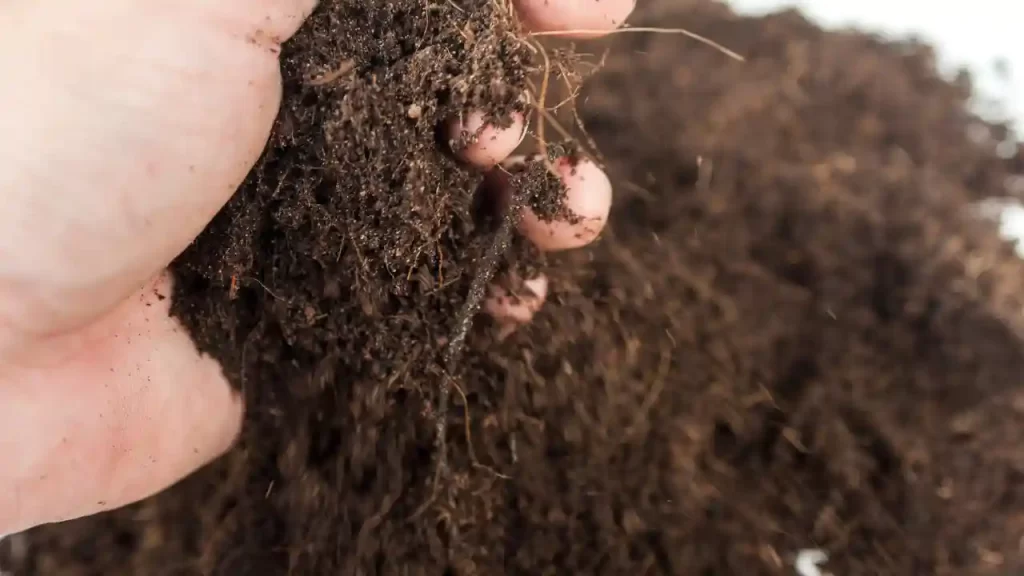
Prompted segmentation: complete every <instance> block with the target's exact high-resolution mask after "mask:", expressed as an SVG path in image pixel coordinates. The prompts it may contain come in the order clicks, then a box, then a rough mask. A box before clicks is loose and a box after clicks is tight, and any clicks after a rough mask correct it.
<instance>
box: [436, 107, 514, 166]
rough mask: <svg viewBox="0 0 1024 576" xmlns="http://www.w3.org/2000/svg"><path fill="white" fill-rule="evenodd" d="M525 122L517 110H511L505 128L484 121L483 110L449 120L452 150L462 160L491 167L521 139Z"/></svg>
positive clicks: (506, 154)
mask: <svg viewBox="0 0 1024 576" xmlns="http://www.w3.org/2000/svg"><path fill="white" fill-rule="evenodd" d="M525 133H526V122H525V120H524V117H523V115H522V114H521V113H519V112H513V113H512V120H511V123H510V124H509V126H508V127H504V128H502V127H498V126H496V125H495V124H493V123H489V122H487V119H486V116H485V115H484V113H483V112H480V111H472V112H469V113H468V114H464V115H461V116H458V117H455V118H452V119H451V120H450V121H449V123H448V138H449V141H450V142H452V152H454V153H455V155H456V156H458V157H459V158H461V159H462V160H464V161H466V162H469V163H470V164H473V165H475V166H479V167H481V168H490V167H491V166H494V165H495V164H498V163H499V162H501V161H502V160H504V159H505V158H506V157H507V156H508V155H509V154H511V153H512V152H513V151H515V149H516V148H517V147H518V146H519V144H520V142H522V141H523V136H524V134H525Z"/></svg>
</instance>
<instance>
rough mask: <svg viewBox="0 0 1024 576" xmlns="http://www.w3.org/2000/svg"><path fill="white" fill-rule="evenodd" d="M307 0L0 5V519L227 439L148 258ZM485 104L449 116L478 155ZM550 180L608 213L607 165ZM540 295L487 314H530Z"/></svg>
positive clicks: (128, 496)
mask: <svg viewBox="0 0 1024 576" xmlns="http://www.w3.org/2000/svg"><path fill="white" fill-rule="evenodd" d="M315 3H316V0H223V1H221V2H205V1H202V0H179V1H177V2H151V1H145V0H106V1H105V2H100V3H95V2H79V1H77V0H51V1H48V2H30V1H17V0H16V1H15V2H7V3H3V4H2V5H0V23H2V27H3V29H4V31H5V32H4V36H3V37H2V39H0V71H2V72H3V78H4V88H3V90H2V91H0V134H2V135H3V138H2V139H0V155H2V157H4V158H6V162H5V166H4V170H3V171H2V172H0V203H2V206H3V209H2V210H0V534H4V533H11V532H15V531H20V530H23V529H26V528H29V527H32V526H36V525H39V524H43V523H48V522H55V521H62V520H66V519H70V518H76V517H80V516H85V515H89V514H93V513H96V512H99V511H102V510H107V509H112V508H117V507H120V506H123V505H126V504H129V503H131V502H135V501H137V500H140V499H142V498H145V497H147V496H149V495H151V494H154V493H156V492H159V491H160V490H162V489H164V488H166V487H167V486H169V485H171V484H173V483H174V482H176V481H178V480H180V479H181V478H182V477H184V476H186V475H187V474H189V473H191V472H192V471H193V470H195V469H196V468H198V467H200V466H202V465H203V464H205V463H206V462H209V461H210V460H211V459H213V458H215V457H216V456H217V455H219V454H220V453H222V452H223V451H224V450H226V449H227V448H228V447H229V446H230V444H231V443H232V442H233V440H234V438H235V437H236V436H237V434H238V431H239V427H240V425H241V418H242V412H243V405H242V400H241V399H240V398H239V397H238V396H237V395H236V394H235V393H233V392H232V390H231V388H230V387H229V386H228V384H227V382H226V381H225V379H224V377H223V374H222V373H221V370H220V367H219V366H218V365H217V364H216V362H214V361H213V360H212V359H210V358H208V357H204V356H201V355H200V354H199V353H198V352H197V350H196V349H195V346H194V345H193V343H192V342H191V340H190V339H189V337H188V335H187V334H186V333H185V331H184V330H183V329H182V328H181V327H180V325H179V324H178V323H177V322H176V321H175V320H174V319H173V318H171V317H170V316H169V314H168V312H169V305H170V301H169V298H168V297H169V296H170V294H171V279H170V278H169V277H168V275H167V274H166V272H165V268H166V266H167V265H168V264H169V263H170V261H171V260H172V259H173V258H174V257H176V256H177V255H178V254H179V253H180V252H181V251H182V250H183V249H184V248H185V247H186V246H187V245H188V244H189V242H191V241H192V240H193V239H194V238H195V237H196V236H197V235H198V234H199V232H201V230H202V229H203V227H204V226H205V225H206V224H207V223H208V222H209V221H210V219H211V218H212V217H213V216H214V214H215V213H216V212H217V211H218V210H219V209H220V208H221V206H222V205H223V204H224V203H225V202H226V201H227V199H228V198H229V197H230V196H231V194H232V193H233V192H234V191H235V190H236V189H237V187H238V186H239V185H240V184H241V182H242V181H243V179H244V178H245V176H246V174H247V172H248V171H249V169H250V168H251V167H252V165H253V164H254V163H255V161H256V160H257V158H258V157H259V155H260V153H261V151H262V149H263V147H264V146H265V145H266V142H267V138H268V136H269V133H270V130H271V126H272V124H273V121H274V118H275V116H276V114H277V110H278V106H279V104H280V99H281V78H280V71H279V63H278V53H279V46H280V43H281V42H283V41H285V40H286V39H287V38H288V37H290V36H291V35H292V34H294V33H295V31H296V30H297V29H298V27H299V26H300V25H301V23H302V21H303V20H304V18H305V17H306V16H307V15H308V14H309V13H310V12H311V11H312V9H313V8H314V5H315ZM517 9H518V11H519V14H520V16H521V18H522V20H523V21H524V23H525V24H526V25H528V26H530V27H532V28H533V29H535V30H565V29H575V28H587V29H591V28H601V29H611V28H614V26H616V25H618V24H619V23H621V22H622V20H624V19H625V17H626V15H628V14H629V12H630V11H631V9H632V2H631V0H560V1H559V2H555V1H554V0H519V1H518V2H517ZM481 119H482V116H481V115H479V114H475V113H471V114H468V115H466V117H465V118H462V119H458V120H453V121H452V123H451V126H450V127H449V128H450V129H451V130H456V131H458V130H468V131H471V132H474V133H477V134H478V136H479V137H478V138H477V140H476V142H475V143H474V144H472V145H470V146H469V147H467V148H466V149H464V150H460V151H459V152H458V153H459V154H460V155H461V156H462V157H463V159H465V160H466V161H467V162H469V163H473V164H476V165H479V166H481V167H486V166H490V165H493V164H494V163H496V162H498V161H500V160H501V159H503V158H505V157H506V156H507V155H508V154H510V153H511V152H512V151H513V149H514V148H515V147H516V144H518V142H519V140H520V137H521V134H522V131H523V122H522V119H518V121H517V122H516V123H514V124H513V126H512V127H511V128H508V129H505V130H496V129H493V128H490V127H487V126H484V125H483V124H482V122H481ZM565 174H566V182H567V184H568V187H569V194H568V200H567V202H568V203H569V207H570V208H571V209H573V210H574V211H579V212H581V213H583V214H584V215H588V214H592V215H593V216H594V218H593V221H594V222H598V224H603V220H604V218H606V217H607V213H608V206H609V204H610V196H611V189H610V185H609V184H608V181H607V178H606V177H604V175H603V174H602V173H601V172H600V170H598V169H597V168H596V166H593V165H590V164H585V163H584V164H581V165H579V166H577V167H576V168H575V169H574V170H570V169H568V168H567V169H566V172H565ZM550 226H551V225H550V224H543V223H540V222H536V221H532V220H530V219H529V217H528V215H527V217H526V218H524V220H523V224H522V225H521V231H522V232H523V233H524V234H525V235H526V236H528V237H530V238H532V239H534V240H535V241H537V242H538V245H540V246H541V247H542V248H545V249H560V248H567V247H573V246H575V245H577V244H579V238H578V237H579V236H580V235H579V234H578V231H577V230H572V229H566V228H550ZM594 230H598V231H599V226H597V227H596V228H595V227H594V226H591V232H593V234H592V235H596V232H594ZM588 234H589V233H588ZM589 237H592V236H589ZM540 281H541V280H540V279H534V280H532V281H531V282H533V283H534V284H533V285H534V286H539V284H537V283H538V282H540ZM544 285H545V290H546V281H544ZM140 287H141V288H140ZM535 292H537V293H538V294H539V297H538V298H536V299H534V300H533V301H530V302H525V303H524V302H520V303H519V304H515V305H513V304H510V303H507V304H492V306H491V307H489V309H490V310H491V312H492V313H494V314H496V315H498V316H502V315H503V314H512V315H513V316H511V317H513V318H520V317H524V309H523V308H521V307H524V306H525V307H526V308H525V311H527V312H529V315H532V311H533V310H535V309H536V306H538V305H539V302H540V301H541V300H542V299H543V294H541V293H540V292H541V291H540V290H535ZM517 307H520V308H517ZM517 314H518V316H516V315H517ZM525 317H526V318H527V319H528V315H527V316H525Z"/></svg>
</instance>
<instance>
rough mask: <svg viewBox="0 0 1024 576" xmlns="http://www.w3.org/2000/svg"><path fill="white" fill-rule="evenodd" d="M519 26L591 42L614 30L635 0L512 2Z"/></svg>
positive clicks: (525, 0)
mask: <svg viewBox="0 0 1024 576" xmlns="http://www.w3.org/2000/svg"><path fill="white" fill-rule="evenodd" d="M514 2H515V8H516V13H517V14H519V18H520V19H521V20H522V22H523V25H524V26H526V28H527V29H529V30H531V31H533V32H562V31H566V33H565V34H564V36H567V37H575V38H592V37H595V36H601V35H603V34H606V33H608V32H611V31H612V30H615V29H616V28H618V27H619V26H622V24H623V23H624V22H625V21H626V18H627V17H629V15H630V13H631V12H632V11H633V7H634V6H635V5H636V2H635V0H514Z"/></svg>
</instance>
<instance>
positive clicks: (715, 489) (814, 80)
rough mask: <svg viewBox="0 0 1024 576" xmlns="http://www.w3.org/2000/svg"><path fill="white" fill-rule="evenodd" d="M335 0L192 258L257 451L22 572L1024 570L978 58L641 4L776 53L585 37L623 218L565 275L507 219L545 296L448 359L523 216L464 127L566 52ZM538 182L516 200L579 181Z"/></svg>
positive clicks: (42, 547)
mask: <svg viewBox="0 0 1024 576" xmlns="http://www.w3.org/2000/svg"><path fill="white" fill-rule="evenodd" d="M322 4H323V5H322V7H321V9H320V10H319V12H318V13H317V15H315V16H314V17H313V19H312V21H311V22H310V23H309V25H307V26H306V28H305V29H304V31H303V32H302V33H300V34H299V36H298V38H296V39H295V40H294V41H293V42H292V43H290V44H289V45H288V47H287V49H286V51H285V55H284V62H285V66H284V69H285V75H286V78H287V97H286V99H285V106H284V109H283V111H282V114H281V116H280V120H279V122H278V125H277V129H276V131H275V136H274V137H273V140H272V143H271V146H270V148H269V150H268V152H267V153H266V155H265V157H264V158H263V160H262V161H261V162H260V164H259V166H258V167H257V169H256V170H255V171H254V173H253V175H252V177H251V178H250V179H249V181H248V182H247V183H246V185H245V186H244V187H243V188H242V189H241V190H240V191H239V193H238V194H237V195H236V196H235V197H234V198H233V199H232V201H231V202H230V203H229V204H228V206H227V207H226V208H225V209H224V211H223V212H222V213H221V214H220V215H219V216H218V217H217V218H216V220H215V221H214V222H213V223H212V224H211V225H210V227H209V228H208V229H207V230H206V232H204V233H203V235H202V236H201V237H200V238H199V239H198V240H197V242H196V243H195V244H194V245H193V246H192V247H191V248H189V250H188V251H187V252H186V253H185V254H184V255H182V256H181V258H179V259H178V260H177V262H175V264H174V271H175V273H176V274H177V277H178V279H179V281H178V290H177V293H176V294H175V305H174V314H175V315H177V316H178V317H179V318H181V320H182V321H183V322H184V323H185V325H186V326H187V327H188V328H189V330H190V331H191V332H192V334H193V335H194V336H195V338H196V340H197V342H198V344H199V346H200V347H201V348H202V349H203V350H204V351H206V352H208V353H210V354H212V355H214V356H215V357H216V358H218V359H220V360H221V361H222V362H223V364H224V367H225V370H226V373H227V374H228V376H229V377H230V379H231V381H232V382H233V383H235V384H236V385H237V386H239V387H240V388H241V389H242V390H243V391H244V393H245V396H246V400H247V404H248V416H247V421H246V427H245V431H244V433H243V438H242V441H241V443H240V444H239V446H238V447H237V448H236V449H235V450H234V451H232V452H231V453H230V454H229V455H228V456H226V457H225V458H223V459H221V460H220V461H218V462H217V463H215V464H214V465H212V466H210V467H209V468H208V469H206V470H204V471H203V472H201V473H200V474H198V475H196V476H195V477H193V478H191V479H189V480H187V481H185V482H183V483H181V484H180V485H179V486H177V487H175V488H173V489H172V490H170V491H168V492H166V493H165V494H162V495H160V496H158V497H156V498H153V499H151V500H149V501H146V502H143V503H141V504H139V505H136V506H132V507H130V508H128V509H125V510H121V511H117V512H115V513H110V514H106V515H103V516H100V517H96V518H89V519H85V520H82V521H77V522H71V523H67V524H64V525H61V526H51V527H46V528H42V529H39V530H36V531H33V532H31V533H30V534H29V535H28V539H29V540H28V543H29V548H28V550H29V552H28V555H27V557H26V558H24V559H22V561H21V565H20V567H16V570H15V573H16V574H45V575H92V574H96V575H100V574H102V575H107V576H109V575H114V574H146V575H184V574H210V575H235V574H245V575H262V574H267V575H278V574H301V575H307V574H430V575H442V574H452V575H459V576H468V575H475V574H480V575H483V574H504V573H509V574H531V575H533V574H623V575H626V574H629V575H633V574H636V575H640V574H680V575H682V574H685V575H692V576H696V575H731V574H744V575H759V574H792V573H793V568H792V562H793V558H794V555H795V554H796V553H797V552H798V551H799V550H801V549H805V548H821V549H823V550H825V551H827V552H828V554H829V556H830V558H831V561H830V563H829V564H828V569H829V571H831V572H832V573H833V574H835V575H836V576H854V575H869V574H870V575H877V574H943V575H953V574H956V575H964V574H1007V573H1010V572H1011V571H1012V570H1013V569H1014V568H1017V567H1019V566H1020V561H1021V543H1020V542H1021V541H1020V538H1021V536H1022V535H1024V448H1022V446H1024V390H1022V389H1021V387H1020V386H1019V382H1020V377H1021V374H1024V348H1022V340H1021V332H1020V327H1021V326H1020V320H1021V312H1020V311H1021V310H1022V305H1024V285H1022V278H1024V266H1022V264H1021V262H1020V261H1019V260H1018V259H1017V258H1016V257H1015V256H1014V254H1013V248H1012V246H1010V245H1008V244H1006V243H1005V242H1003V241H1001V240H1000V239H999V238H998V237H997V234H996V230H995V227H994V226H992V225H991V224H990V223H987V222H984V221H982V220H979V219H977V218H975V217H974V216H973V215H972V213H971V212H970V211H969V210H968V205H969V203H970V202H973V201H976V200H979V199H982V198H985V197H989V196H998V195H1001V194H1003V193H1004V184H1005V181H1006V179H1007V178H1008V177H1009V176H1010V175H1011V172H1012V170H1013V169H1014V168H1016V169H1017V170H1020V168H1021V164H1020V162H1021V161H1020V159H1019V156H1018V158H1017V159H1016V160H1014V161H1015V162H1017V164H1016V166H1012V165H1011V163H1010V162H1009V161H1005V160H1002V159H1000V158H999V157H998V156H997V155H996V154H995V152H994V145H995V142H996V141H997V140H998V139H1000V138H1002V137H1003V136H1004V134H1003V129H1002V128H1001V127H998V126H991V125H987V124H983V123H981V122H980V121H978V120H977V119H975V118H973V117H972V116H971V115H970V114H968V113H967V112H966V111H965V110H966V108H965V107H966V103H967V99H968V97H969V94H970V86H969V81H968V79H967V78H966V77H963V78H961V79H960V80H959V81H958V82H955V83H950V82H947V81H944V80H942V79H941V78H940V77H939V76H938V75H937V73H936V70H935V62H934V60H935V58H934V54H933V52H932V51H931V50H930V49H929V48H928V47H927V46H923V45H920V44H915V43H900V44H892V43H885V42H882V41H881V40H879V39H876V38H872V37H869V36H865V35H862V34H857V33H847V32H824V31H822V30H820V29H818V28H816V27H815V26H813V25H812V24H810V23H808V22H807V21H805V20H804V19H803V18H802V17H801V16H799V15H798V14H796V13H783V14H779V15H775V16H770V17H766V18H740V17H737V16H734V15H732V14H731V13H730V12H729V11H728V9H726V8H724V7H722V6H720V5H717V4H712V3H707V2H680V1H678V0H651V1H650V2H641V5H640V10H639V13H638V14H637V15H636V16H635V17H634V18H633V22H634V24H637V25H656V26H662V27H671V26H684V27H686V28H688V29H691V30H693V31H696V32H699V33H701V34H704V35H706V36H709V37H711V38H713V39H715V40H716V41H718V42H721V43H723V44H725V45H726V46H728V47H730V48H731V49H733V50H736V51H738V52H740V53H742V54H744V55H746V56H747V57H748V62H747V63H745V64H739V63H736V62H734V61H731V60H729V59H728V58H726V57H725V56H723V55H722V54H720V53H718V52H715V51H713V50H711V49H709V48H707V47H704V46H701V45H698V44H695V43H692V42H689V41H686V40H684V39H683V38H681V37H679V36H669V35H657V34H628V33H627V34H619V35H616V36H613V37H611V38H609V39H606V40H602V41H598V42H587V43H586V44H581V45H580V46H579V47H578V52H580V53H593V54H595V56H593V57H589V58H588V59H589V60H590V61H592V62H593V61H598V60H599V58H600V55H601V53H602V52H603V51H604V50H605V48H608V49H609V50H610V51H609V53H608V55H607V58H606V60H605V62H604V66H603V69H602V70H601V71H600V72H599V73H598V74H596V75H595V76H594V77H593V78H592V79H591V80H590V81H589V82H588V83H587V85H586V88H585V90H584V91H583V92H582V93H581V94H580V95H579V98H578V103H579V105H580V108H581V112H582V116H583V120H584V122H585V125H586V127H587V130H588V132H589V135H590V136H592V137H593V139H594V140H595V141H596V143H597V145H598V146H599V149H600V151H601V153H602V158H605V159H606V160H607V162H608V164H607V168H608V171H609V173H610V175H611V176H612V179H613V182H614V183H615V185H616V201H615V202H616V203H615V208H614V210H613V215H612V223H611V226H610V229H609V230H608V231H607V233H606V234H605V236H604V237H603V239H602V240H601V241H600V242H599V243H597V244H596V245H595V246H593V247H591V248H588V249H584V250H580V251H575V252H572V253H566V254H564V255H557V256H554V257H549V261H547V262H545V261H543V260H542V259H540V258H539V257H538V256H537V255H536V254H533V253H532V252H531V251H530V250H529V249H528V248H527V247H526V246H525V245H524V243H523V242H522V241H521V240H514V241H513V242H512V247H511V248H512V249H509V250H506V251H504V254H505V255H504V256H502V257H501V258H500V259H499V260H500V261H498V262H496V263H497V264H498V267H499V268H500V269H501V271H502V273H509V272H516V271H518V272H519V273H523V272H524V270H526V269H527V268H541V269H543V270H545V271H546V272H547V274H548V275H549V276H550V277H551V278H552V294H551V296H550V297H549V300H548V303H547V305H546V306H545V308H544V309H543V311H542V312H541V313H540V314H539V315H538V317H537V318H536V319H535V321H534V322H533V323H532V324H531V325H529V326H526V327H524V328H522V329H520V330H518V331H517V332H516V333H515V334H513V335H512V336H511V337H509V338H506V339H499V338H497V336H496V334H497V330H496V327H495V326H493V325H492V322H490V321H489V320H488V319H487V318H483V317H480V318H478V319H477V321H476V322H475V323H474V325H473V327H472V330H471V331H470V333H469V335H468V338H467V339H466V348H465V351H464V353H462V354H461V355H457V357H455V358H447V359H446V351H449V350H450V345H451V344H452V341H453V339H458V334H459V322H460V319H461V318H462V317H463V316H462V315H463V314H464V312H465V310H466V306H465V303H466V300H467V294H468V293H469V292H470V287H471V284H472V283H473V279H474V277H476V276H477V275H479V274H481V273H485V272H486V271H487V269H488V268H489V267H490V266H491V265H492V264H495V262H492V260H494V259H493V258H489V257H488V256H487V253H488V251H489V250H492V248H493V247H494V245H495V240H494V239H495V235H496V234H497V233H498V232H500V226H499V225H498V224H497V222H495V221H494V219H493V218H492V219H491V220H490V221H489V223H488V220H487V219H486V218H481V217H480V216H481V213H482V212H486V210H483V211H482V210H481V206H486V205H487V202H485V201H481V199H480V198H476V199H474V197H475V191H476V189H477V186H478V185H479V183H480V182H481V180H482V175H481V174H480V173H478V172H475V171H473V170H471V169H467V168H466V167H463V166H461V165H460V164H459V163H457V162H456V161H455V160H454V159H453V158H451V157H450V155H448V154H447V153H446V152H445V150H446V149H447V145H448V143H447V142H445V141H444V138H443V137H441V136H439V132H438V131H437V126H439V125H440V124H441V123H442V120H443V119H444V118H446V117H448V116H449V115H451V114H457V113H458V112H459V111H462V110H465V109H466V108H467V107H468V106H470V105H477V106H482V107H484V108H485V109H487V110H490V111H493V112H494V114H495V118H499V119H501V118H507V117H508V115H507V114H508V112H509V111H511V110H512V109H514V108H516V107H521V106H523V103H522V102H521V101H520V100H519V99H518V98H517V96H518V94H519V93H520V91H521V90H523V89H525V88H526V86H527V80H528V78H529V75H530V73H531V72H533V71H535V70H536V67H537V66H538V58H537V57H536V55H535V54H533V53H532V52H531V51H530V49H529V48H528V47H526V46H525V45H524V44H523V43H522V42H521V40H519V39H517V37H516V35H515V34H514V31H515V28H514V26H513V25H512V23H510V22H508V21H507V19H506V18H505V17H504V16H503V13H502V12H501V11H500V10H498V9H497V4H496V3H492V2H490V1H489V0H455V1H451V2H423V1H422V0H395V1H389V2H384V1H380V2H366V1H364V0H358V1H357V0H331V1H325V2H323V3H322ZM338 70H341V73H340V74H338V73H335V74H332V75H331V76H324V75H325V74H331V72H332V71H338ZM332 77H333V78H332ZM311 79H312V80H313V81H312V85H311V82H310V80H311ZM327 79H330V81H327V82H324V80H327ZM534 128H536V124H534ZM969 131H970V133H971V134H973V136H972V137H969V136H968V133H969ZM550 133H551V132H550V130H549V134H550ZM581 141H583V142H585V141H586V138H581ZM698 156H699V157H700V161H699V162H698V160H697V157H698ZM530 174H533V175H532V176H530ZM543 178H544V175H543V173H541V174H539V175H538V174H535V173H528V174H526V175H525V176H522V177H521V179H520V180H519V181H518V183H517V190H519V191H520V192H523V193H525V194H528V195H531V196H530V198H529V200H530V201H534V202H538V201H541V202H542V201H543V198H540V200H538V196H537V195H538V194H539V193H540V192H545V194H548V198H549V200H550V198H551V197H552V196H550V195H551V194H557V193H558V190H557V188H553V187H551V186H550V185H544V182H543ZM496 231H497V232H496ZM502 247H503V246H499V248H502ZM478 284H479V282H478ZM449 356H450V354H449ZM448 384H450V388H448V389H449V390H451V394H450V402H449V404H450V409H449V410H448V411H447V413H446V419H445V420H444V422H443V426H442V428H444V430H445V442H444V446H445V448H444V450H443V451H442V450H439V449H438V446H437V443H436V439H437V426H436V422H437V417H438V414H439V413H442V412H443V410H441V404H443V403H444V402H445V401H446V400H445V399H444V395H443V394H442V393H441V390H442V389H445V386H446V385H448ZM442 454H443V455H444V458H443V460H442V458H441V455H442Z"/></svg>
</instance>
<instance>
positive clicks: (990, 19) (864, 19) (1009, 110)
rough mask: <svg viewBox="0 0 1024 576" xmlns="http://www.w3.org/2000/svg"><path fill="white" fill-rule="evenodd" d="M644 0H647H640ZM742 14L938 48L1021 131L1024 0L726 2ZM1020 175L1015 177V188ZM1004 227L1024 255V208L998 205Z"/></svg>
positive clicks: (998, 115) (985, 107)
mask: <svg viewBox="0 0 1024 576" xmlns="http://www.w3.org/2000/svg"><path fill="white" fill-rule="evenodd" d="M640 1H643V0H640ZM728 3H729V4H730V5H731V6H732V7H733V8H734V9H735V10H736V11H737V12H740V13H743V14H754V15H756V14H764V13H767V12H774V11H777V10H780V9H783V8H790V7H795V8H799V9H800V10H801V11H802V12H803V13H804V14H806V15H807V16H808V17H810V18H811V19H813V20H815V21H816V22H817V23H818V24H819V25H821V26H824V27H826V28H838V27H843V28H847V27H853V28H858V29H861V30H865V31H869V32H873V33H877V34H881V35H883V36H887V37H890V38H906V37H916V38H920V39H922V40H925V41H926V42H928V43H929V44H931V45H932V46H934V47H935V48H936V50H937V52H938V56H939V62H940V66H941V67H942V69H943V71H944V72H946V73H947V74H949V76H950V77H952V76H953V75H955V74H956V72H957V71H958V70H960V69H961V68H967V69H968V70H970V72H971V75H972V78H973V79H974V85H975V91H976V97H975V101H974V102H973V107H974V110H975V112H976V113H978V114H979V115H980V116H983V117H985V118H987V119H989V120H993V121H996V122H1004V121H1008V122H1010V123H1011V124H1012V125H1014V127H1015V129H1016V130H1015V131H1016V132H1017V134H1018V138H1020V137H1021V136H1022V135H1024V134H1022V133H1024V0H970V1H969V2H964V1H961V0H945V1H943V0H728ZM1020 185H1021V179H1018V180H1017V186H1020ZM1000 216H1001V221H1002V222H1001V224H1002V226H1001V228H1002V231H1003V234H1004V235H1006V236H1007V237H1010V238H1014V239H1016V240H1018V242H1019V244H1018V246H1017V248H1018V253H1019V254H1021V256H1022V257H1024V206H1022V205H1020V204H1011V205H1009V206H1005V207H1003V209H1002V210H1001V214H1000Z"/></svg>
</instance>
